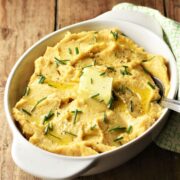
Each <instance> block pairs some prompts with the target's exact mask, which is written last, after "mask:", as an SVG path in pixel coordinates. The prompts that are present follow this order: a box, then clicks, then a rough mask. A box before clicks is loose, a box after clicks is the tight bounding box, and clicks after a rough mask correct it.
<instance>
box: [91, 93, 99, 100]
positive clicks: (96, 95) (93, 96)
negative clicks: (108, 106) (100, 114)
mask: <svg viewBox="0 0 180 180" xmlns="http://www.w3.org/2000/svg"><path fill="white" fill-rule="evenodd" d="M98 96H99V93H97V94H94V95H92V96H91V97H90V98H92V99H94V98H96V97H98Z"/></svg>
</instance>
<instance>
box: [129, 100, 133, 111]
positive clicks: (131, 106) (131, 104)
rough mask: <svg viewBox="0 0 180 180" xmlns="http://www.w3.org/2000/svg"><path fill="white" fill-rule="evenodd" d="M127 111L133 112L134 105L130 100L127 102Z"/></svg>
mask: <svg viewBox="0 0 180 180" xmlns="http://www.w3.org/2000/svg"><path fill="white" fill-rule="evenodd" d="M129 111H130V112H133V111H134V103H133V101H132V100H131V101H130V102H129Z"/></svg>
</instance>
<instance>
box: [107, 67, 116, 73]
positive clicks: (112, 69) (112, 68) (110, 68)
mask: <svg viewBox="0 0 180 180" xmlns="http://www.w3.org/2000/svg"><path fill="white" fill-rule="evenodd" d="M107 69H108V70H111V71H113V72H116V70H115V68H114V67H112V66H108V67H107Z"/></svg>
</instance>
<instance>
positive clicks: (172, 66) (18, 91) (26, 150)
mask: <svg viewBox="0 0 180 180" xmlns="http://www.w3.org/2000/svg"><path fill="white" fill-rule="evenodd" d="M110 27H117V28H119V29H120V30H121V31H122V32H124V33H125V34H126V35H127V36H129V37H130V38H131V39H133V40H134V41H135V42H136V43H137V44H139V45H140V46H142V47H144V48H145V50H146V51H148V52H150V53H154V54H160V55H163V56H164V57H165V58H166V59H167V60H168V63H169V70H170V83H171V88H170V92H169V95H168V98H171V99H173V98H174V97H175V95H176V92H177V84H178V78H177V69H176V62H175V59H174V57H173V55H172V53H171V51H170V49H169V48H168V46H167V45H166V44H165V43H164V41H163V40H162V39H161V38H159V37H158V36H157V35H155V34H153V33H152V32H151V31H149V30H147V29H145V28H143V27H141V26H139V25H136V24H133V23H129V22H125V21H115V20H114V21H112V20H111V21H109V20H96V19H93V20H89V21H85V22H81V23H78V24H75V25H71V26H68V27H65V28H62V29H61V30H58V31H56V32H53V33H51V34H49V35H47V36H45V37H44V38H43V39H41V40H40V41H38V42H37V43H35V44H34V45H33V46H32V47H31V48H29V49H28V50H27V51H26V52H25V53H24V54H23V55H22V56H21V57H20V58H19V60H18V61H17V63H16V64H15V66H14V67H13V69H12V71H11V73H10V75H9V77H8V80H7V84H6V88H5V95H4V106H5V113H6V117H7V120H8V123H9V126H10V128H11V130H12V133H13V144H12V157H13V160H14V161H15V163H16V164H17V165H18V166H19V167H20V168H21V169H23V170H24V171H26V172H28V173H30V174H32V175H35V176H38V177H42V178H48V179H66V178H72V177H75V176H80V175H92V174H96V173H100V172H103V171H106V170H109V169H111V168H114V167H116V166H118V165H120V164H122V163H124V162H126V161H127V160H129V159H130V158H132V157H134V156H135V155H136V154H138V153H139V152H141V151H142V150H143V149H144V148H145V147H146V146H147V145H148V144H149V143H150V142H152V140H153V139H154V138H155V137H156V136H157V134H158V133H159V132H160V130H161V128H162V127H163V125H164V124H165V122H166V119H167V117H168V114H169V110H167V109H164V110H163V113H162V115H161V116H160V118H159V119H158V120H157V121H156V122H155V123H154V124H153V125H152V126H151V127H150V128H149V129H148V130H147V131H145V132H144V133H143V134H142V135H141V136H139V137H137V138H136V139H134V140H133V141H130V142H129V143H127V144H124V145H123V146H121V147H119V148H117V149H115V150H113V151H110V152H105V153H102V154H98V155H93V156H88V157H72V156H63V155H58V154H53V153H50V152H47V151H45V150H43V149H40V148H38V147H36V146H34V145H33V144H31V143H30V142H28V141H27V140H26V139H25V138H24V137H23V135H22V134H21V132H20V131H19V129H18V128H17V127H16V125H15V123H14V120H13V117H12V114H11V110H12V107H13V106H14V105H15V103H16V102H17V101H18V99H19V98H20V97H21V96H22V93H23V90H24V88H25V87H26V85H27V82H28V80H29V78H30V76H31V74H32V73H33V68H34V60H35V59H36V58H37V57H39V56H41V55H42V54H43V53H44V52H45V50H46V47H47V46H53V45H55V44H56V43H57V42H58V41H59V40H60V39H61V38H62V37H63V36H64V34H65V32H66V31H71V32H80V31H83V30H100V29H102V28H110Z"/></svg>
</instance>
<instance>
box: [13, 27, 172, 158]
mask: <svg viewBox="0 0 180 180" xmlns="http://www.w3.org/2000/svg"><path fill="white" fill-rule="evenodd" d="M151 76H156V77H158V78H159V79H161V81H162V82H163V84H164V86H165V94H166V95H167V93H168V91H169V78H168V73H167V66H166V61H165V59H164V58H163V57H162V56H159V55H154V54H149V53H147V52H145V51H144V49H143V48H141V47H139V46H138V45H137V44H136V43H134V42H133V41H132V40H131V39H130V38H128V37H127V36H125V35H124V34H122V33H121V32H120V31H119V30H118V29H116V28H113V29H104V30H101V31H98V32H97V31H87V32H85V31H83V32H80V33H74V34H71V33H70V32H68V33H67V34H66V35H65V37H64V38H63V39H62V40H61V41H60V42H58V43H57V44H56V45H55V46H54V47H47V50H46V52H45V54H44V55H43V56H41V57H39V58H38V59H37V60H35V71H34V74H33V75H32V76H31V79H30V82H29V84H28V86H27V88H26V92H25V94H24V96H23V97H22V98H21V99H20V100H19V102H17V104H16V105H15V107H14V108H13V116H14V119H15V120H16V121H17V122H18V124H19V127H20V129H21V131H22V134H23V135H24V136H25V137H26V138H27V139H28V140H29V141H30V142H31V143H33V144H35V145H36V146H39V147H40V148H42V149H45V150H47V151H50V152H54V153H58V154H64V155H71V156H87V155H93V154H98V153H103V152H106V151H110V150H112V149H115V148H117V147H119V146H121V145H123V144H125V143H127V142H129V141H131V140H132V139H134V138H136V137H138V136H140V135H141V134H142V133H143V132H144V131H146V130H147V129H148V128H149V127H150V126H151V125H152V124H153V123H154V122H155V121H156V120H157V119H158V117H159V116H160V114H161V111H162V107H161V106H160V105H159V104H158V100H159V99H160V95H159V89H158V87H157V86H156V84H155V83H154V81H153V79H152V78H151Z"/></svg>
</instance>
